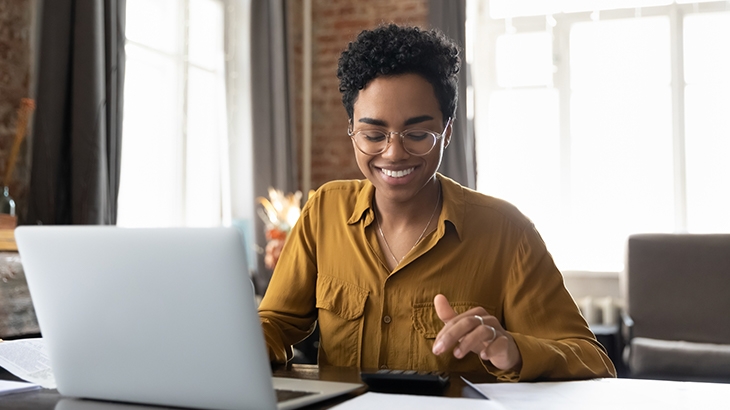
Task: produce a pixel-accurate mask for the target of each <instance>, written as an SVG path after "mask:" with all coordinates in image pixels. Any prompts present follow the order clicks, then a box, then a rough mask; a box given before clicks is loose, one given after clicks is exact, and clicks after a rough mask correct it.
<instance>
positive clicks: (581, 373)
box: [487, 225, 616, 381]
mask: <svg viewBox="0 0 730 410" xmlns="http://www.w3.org/2000/svg"><path fill="white" fill-rule="evenodd" d="M503 312H504V326H505V329H506V330H507V331H509V332H510V334H511V335H512V336H513V337H514V340H515V342H516V344H517V347H518V348H519V350H520V353H521V355H522V368H521V370H520V371H519V372H509V371H500V370H499V369H496V368H495V367H493V366H491V365H488V366H487V369H488V370H489V371H490V372H491V373H493V374H494V375H496V376H497V377H498V379H500V380H510V381H531V380H548V379H549V380H560V379H588V378H597V377H616V370H615V368H614V366H613V363H611V360H610V359H609V358H608V355H607V354H606V351H605V349H604V348H603V346H601V344H600V343H598V341H597V340H596V338H595V336H594V335H593V333H592V332H591V330H590V328H589V327H588V324H587V323H586V321H585V319H583V316H581V314H580V311H579V309H578V307H577V305H576V304H575V302H574V300H573V298H572V297H571V295H570V294H569V293H568V291H567V289H566V288H565V285H564V284H563V277H562V274H561V273H560V271H559V270H558V269H557V267H556V266H555V263H554V262H553V259H552V257H551V256H550V254H549V253H548V251H547V249H546V247H545V243H544V242H543V240H542V238H541V237H540V235H539V234H538V232H537V231H536V230H535V228H534V226H533V225H529V227H528V228H527V229H526V230H525V231H524V233H523V235H522V238H521V240H520V244H519V246H518V247H517V250H516V253H515V257H514V260H513V263H512V267H511V269H510V272H509V277H508V281H507V289H506V294H505V298H504V306H503Z"/></svg>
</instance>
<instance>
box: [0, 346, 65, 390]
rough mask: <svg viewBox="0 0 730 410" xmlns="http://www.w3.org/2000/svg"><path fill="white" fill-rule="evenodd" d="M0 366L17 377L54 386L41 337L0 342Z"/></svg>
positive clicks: (51, 387) (48, 387)
mask: <svg viewBox="0 0 730 410" xmlns="http://www.w3.org/2000/svg"><path fill="white" fill-rule="evenodd" d="M0 367H4V368H5V370H7V371H9V372H10V373H12V374H14V375H16V376H18V377H19V378H21V379H23V380H25V381H28V382H31V383H35V384H38V385H41V386H43V387H45V388H47V389H55V388H56V379H55V378H54V377H53V371H52V370H51V360H50V359H49V358H48V352H47V351H46V344H45V343H44V342H43V339H40V338H38V339H20V340H8V341H3V342H0Z"/></svg>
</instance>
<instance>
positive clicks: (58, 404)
mask: <svg viewBox="0 0 730 410" xmlns="http://www.w3.org/2000/svg"><path fill="white" fill-rule="evenodd" d="M274 375H275V376H279V377H296V378H302V379H321V380H334V381H344V382H359V381H360V376H359V372H358V370H357V369H355V368H337V367H325V368H322V369H318V368H317V366H315V365H291V366H290V367H287V368H283V367H282V368H279V369H276V370H275V371H274ZM461 375H463V376H465V377H466V378H467V379H469V380H471V381H473V382H475V383H481V382H484V381H485V380H480V377H479V376H478V375H475V374H459V375H456V374H452V375H451V383H450V384H449V386H448V388H447V389H446V390H445V392H444V396H447V397H475V398H476V397H478V396H476V393H474V392H473V390H471V388H468V387H466V385H465V383H464V382H463V381H462V380H461V378H460V377H459V376H461ZM482 378H483V376H482ZM0 379H9V380H17V379H16V378H15V377H14V376H12V375H11V374H9V373H7V372H4V371H3V370H2V369H0ZM614 381H616V382H617V383H605V384H606V385H608V386H611V385H614V386H615V385H617V384H620V385H621V386H623V387H621V390H622V391H621V392H620V394H621V395H624V394H625V395H628V396H631V397H633V398H631V399H630V400H629V401H630V404H629V405H628V406H624V407H622V408H623V409H645V408H652V407H651V406H648V407H647V406H646V404H647V403H650V402H651V401H652V400H651V397H650V396H651V394H656V393H648V392H649V391H652V392H657V391H662V392H665V393H661V394H662V397H664V394H666V395H667V396H666V397H665V399H671V398H672V397H674V396H676V395H677V392H676V390H683V391H684V392H685V393H687V394H681V395H679V396H677V397H679V399H680V400H679V401H674V402H672V403H669V405H668V406H665V407H662V408H671V409H682V410H683V409H694V408H702V409H728V408H730V406H728V404H727V402H726V401H725V400H722V401H719V400H715V399H714V397H721V398H722V397H724V398H726V397H728V396H730V394H726V393H728V392H730V384H728V385H723V384H715V383H677V382H667V381H646V380H631V379H618V380H617V379H614ZM605 382H608V381H605ZM647 382H650V383H652V384H654V386H655V388H653V389H650V390H645V386H647ZM550 385H552V386H553V387H555V385H556V383H548V384H541V385H540V386H538V387H545V389H539V390H544V391H542V392H539V391H535V390H532V392H531V393H529V395H527V396H532V397H527V396H526V395H523V396H522V397H523V399H522V402H523V403H522V405H519V406H517V407H516V408H521V409H522V408H530V409H536V408H540V409H545V408H554V406H552V407H551V406H550V397H553V396H555V395H556V392H555V391H554V390H555V389H554V388H551V387H550ZM599 385H604V383H597V384H596V386H599ZM678 386H679V389H678ZM504 387H509V386H504ZM513 387H521V386H515V385H513ZM558 387H560V385H558ZM656 387H658V388H656ZM550 390H553V391H552V392H551V391H550ZM614 390H615V389H610V388H609V389H604V388H601V387H598V388H597V389H594V391H592V392H588V391H584V392H582V393H580V392H578V393H576V394H577V396H578V397H572V396H571V397H572V398H573V399H580V400H581V403H582V404H584V405H585V408H593V409H607V408H609V407H607V406H606V405H601V403H595V402H591V399H590V398H586V397H582V396H584V395H586V394H588V395H591V396H593V395H595V394H599V395H600V394H604V395H605V394H608V393H611V394H613V393H616V392H614ZM365 391H366V389H365V388H364V387H363V388H362V389H358V390H356V391H354V392H352V393H350V394H347V395H344V396H340V397H338V398H334V399H331V400H328V401H325V402H322V403H318V404H315V405H312V406H309V407H306V408H305V409H310V410H311V409H326V408H330V407H333V406H335V405H337V404H339V403H342V402H344V401H346V400H348V399H351V398H353V397H355V396H357V395H359V394H362V393H364V392H365ZM708 393H711V394H709V395H708ZM551 394H552V396H551ZM596 398H597V397H593V399H596ZM498 401H499V399H498ZM554 404H555V403H554ZM604 404H609V403H604ZM697 405H700V407H697ZM581 407H582V405H581ZM507 408H510V407H507ZM571 408H575V407H571ZM0 409H2V410H5V409H13V410H40V409H43V410H60V409H63V410H91V409H93V410H161V409H166V407H150V406H141V405H139V406H138V405H129V404H116V403H107V402H99V401H90V400H81V401H79V400H73V399H66V398H63V397H62V396H61V395H60V394H59V393H58V392H57V391H55V390H36V391H31V392H26V393H16V394H11V395H7V396H3V397H0ZM611 409H612V410H615V409H614V408H613V407H611Z"/></svg>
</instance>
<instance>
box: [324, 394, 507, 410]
mask: <svg viewBox="0 0 730 410" xmlns="http://www.w3.org/2000/svg"><path fill="white" fill-rule="evenodd" d="M378 408H381V409H398V410H432V409H433V410H443V409H459V410H472V409H474V410H476V409H479V410H505V408H504V407H502V406H501V405H500V404H499V403H497V402H495V401H493V400H486V399H467V398H461V397H439V396H417V395H409V394H387V393H373V392H367V393H365V394H362V395H360V396H357V397H355V398H353V399H350V400H348V401H346V402H344V403H342V404H339V405H337V406H335V407H333V409H337V410H360V409H363V410H372V409H378Z"/></svg>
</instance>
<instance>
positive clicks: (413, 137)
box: [347, 117, 452, 157]
mask: <svg viewBox="0 0 730 410" xmlns="http://www.w3.org/2000/svg"><path fill="white" fill-rule="evenodd" d="M451 120H452V118H451V117H449V119H448V120H447V121H446V126H444V130H443V131H441V132H440V133H438V132H434V131H431V130H426V129H416V128H413V129H407V130H403V131H383V130H379V129H366V130H359V131H357V132H353V130H352V121H350V123H349V124H348V127H347V135H349V136H350V138H352V141H353V142H354V143H355V146H356V147H357V149H358V150H360V152H362V153H363V154H365V155H378V154H382V153H383V152H385V151H386V150H387V149H388V147H389V146H390V143H391V141H392V140H393V137H392V135H393V134H396V135H398V136H399V137H400V140H401V144H402V145H403V149H404V150H406V152H408V153H409V154H411V155H415V156H419V157H421V156H424V155H428V153H430V152H431V151H432V150H433V147H435V146H436V142H437V141H438V140H439V139H441V138H444V134H445V133H446V130H447V129H449V125H450V124H451Z"/></svg>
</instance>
